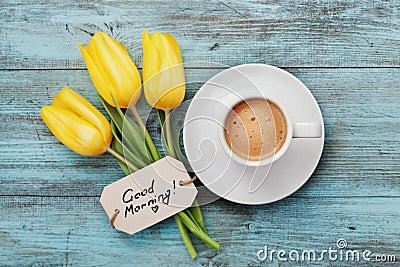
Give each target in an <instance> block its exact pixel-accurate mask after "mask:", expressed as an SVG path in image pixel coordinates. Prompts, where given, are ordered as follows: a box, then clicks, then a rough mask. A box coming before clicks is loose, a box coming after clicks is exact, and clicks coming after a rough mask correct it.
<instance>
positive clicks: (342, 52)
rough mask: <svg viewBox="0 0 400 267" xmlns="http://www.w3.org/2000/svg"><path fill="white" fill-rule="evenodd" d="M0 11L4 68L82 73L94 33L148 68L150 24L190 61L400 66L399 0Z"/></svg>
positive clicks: (21, 5)
mask: <svg viewBox="0 0 400 267" xmlns="http://www.w3.org/2000/svg"><path fill="white" fill-rule="evenodd" d="M0 10H1V11H0V12H1V16H0V21H1V22H2V23H1V25H2V27H1V29H0V47H1V48H2V49H1V50H2V51H1V54H0V69H27V68H28V69H65V68H68V69H69V68H83V67H84V65H83V61H82V60H81V56H80V54H79V50H78V48H77V46H76V44H77V43H82V42H83V43H84V42H87V41H88V40H89V39H90V37H91V34H93V33H94V32H96V31H105V32H107V33H109V34H111V35H112V36H114V37H116V38H117V39H118V40H119V41H122V42H123V43H124V44H125V45H127V47H128V49H129V50H130V51H131V53H132V55H134V58H135V60H136V61H137V63H138V65H141V59H140V57H139V56H138V55H140V54H141V53H140V50H141V49H140V36H141V32H142V30H143V29H144V28H148V29H150V30H152V31H167V32H171V33H172V34H173V35H174V36H176V38H177V39H178V41H179V43H180V45H181V48H182V53H183V57H184V61H185V62H186V63H187V64H189V65H193V64H194V65H203V66H204V65H208V63H204V62H217V63H220V64H225V65H237V64H242V63H250V62H258V63H268V64H272V65H277V66H285V67H304V66H313V67H321V66H323V67H327V66H330V67H332V66H337V67H357V66H359V67H360V66H361V67H365V66H367V67H373V66H396V67H398V66H399V65H400V61H399V60H400V52H399V49H398V48H399V46H400V2H399V1H397V0H382V1H377V0H335V1H332V0H322V1H313V0H296V1H281V0H271V1H258V0H252V1H243V0H235V1H219V0H207V1H190V0H185V1H177V0H165V1H133V0H132V1H131V0H123V1H118V2H115V1H103V0H100V1H89V2H83V3H82V2H81V1H66V2H62V1H48V0H42V1H36V0H35V1H34V0H23V1H21V0H20V1H14V0H6V1H1V3H0ZM194 61H203V63H193V62H194Z"/></svg>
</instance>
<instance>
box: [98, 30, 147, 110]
mask: <svg viewBox="0 0 400 267" xmlns="http://www.w3.org/2000/svg"><path fill="white" fill-rule="evenodd" d="M99 36H100V37H99V39H102V42H101V43H102V45H103V46H104V50H106V51H112V52H109V53H108V54H107V55H109V56H111V57H112V60H113V62H115V64H114V65H115V69H111V68H110V69H109V71H110V73H108V74H109V77H110V78H111V80H112V82H113V84H114V88H115V89H116V90H117V91H118V93H117V94H116V93H114V92H113V95H114V96H115V97H116V98H117V102H118V105H119V106H120V107H122V108H127V107H128V106H129V103H130V102H131V101H133V102H134V104H136V102H137V100H138V99H139V97H140V93H141V78H140V74H139V71H138V69H137V67H136V65H135V63H134V62H133V60H132V59H131V57H130V56H129V53H128V51H127V50H126V48H125V47H124V46H123V45H122V44H120V43H118V42H117V40H115V39H114V38H112V37H111V36H109V35H107V34H105V33H101V35H99ZM104 53H105V52H104ZM103 56H104V54H103ZM109 60H111V59H109ZM110 65H111V66H112V64H108V65H107V67H109V66H110ZM105 71H106V72H107V68H105ZM117 96H119V98H118V97H117ZM132 98H133V99H132Z"/></svg>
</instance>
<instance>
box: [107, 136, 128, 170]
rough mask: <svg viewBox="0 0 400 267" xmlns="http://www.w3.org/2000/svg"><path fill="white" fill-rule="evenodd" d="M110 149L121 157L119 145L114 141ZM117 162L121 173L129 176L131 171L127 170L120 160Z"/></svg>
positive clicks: (121, 151) (121, 150) (121, 149)
mask: <svg viewBox="0 0 400 267" xmlns="http://www.w3.org/2000/svg"><path fill="white" fill-rule="evenodd" d="M111 148H112V149H114V150H115V151H117V152H118V153H120V154H121V155H122V153H123V148H122V146H121V144H120V143H118V141H117V140H116V139H114V140H113V141H112V143H111ZM117 162H118V164H119V166H120V167H121V169H122V171H123V172H124V173H125V175H129V174H131V171H130V170H129V168H128V166H126V164H125V163H124V162H122V161H120V160H117Z"/></svg>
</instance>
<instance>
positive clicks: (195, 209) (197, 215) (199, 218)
mask: <svg viewBox="0 0 400 267" xmlns="http://www.w3.org/2000/svg"><path fill="white" fill-rule="evenodd" d="M190 211H191V213H192V215H193V217H194V219H195V220H196V222H197V224H198V225H199V226H200V228H201V230H203V232H204V233H206V234H207V229H206V225H205V223H204V220H203V214H202V212H201V209H200V204H199V202H198V201H197V199H195V200H194V202H193V206H192V207H191V208H190Z"/></svg>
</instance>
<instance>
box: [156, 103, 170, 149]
mask: <svg viewBox="0 0 400 267" xmlns="http://www.w3.org/2000/svg"><path fill="white" fill-rule="evenodd" d="M157 116H158V121H159V122H160V128H161V141H162V144H163V147H164V149H165V155H167V156H173V154H172V153H171V151H170V149H169V147H168V143H167V134H166V131H165V127H164V122H165V114H164V111H162V110H160V109H157Z"/></svg>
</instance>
